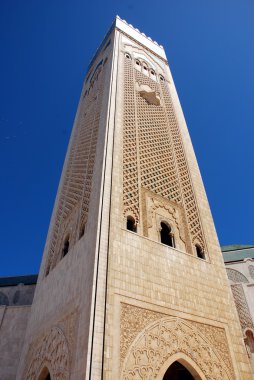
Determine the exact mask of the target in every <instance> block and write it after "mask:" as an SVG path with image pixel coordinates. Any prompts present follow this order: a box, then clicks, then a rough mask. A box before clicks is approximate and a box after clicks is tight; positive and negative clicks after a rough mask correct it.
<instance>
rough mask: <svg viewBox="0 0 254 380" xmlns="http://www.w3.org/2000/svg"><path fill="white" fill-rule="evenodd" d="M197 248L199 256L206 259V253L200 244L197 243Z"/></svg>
mask: <svg viewBox="0 0 254 380" xmlns="http://www.w3.org/2000/svg"><path fill="white" fill-rule="evenodd" d="M195 248H196V254H197V257H199V258H200V259H203V260H204V259H205V254H204V251H203V249H202V248H201V247H200V245H198V244H196V245H195Z"/></svg>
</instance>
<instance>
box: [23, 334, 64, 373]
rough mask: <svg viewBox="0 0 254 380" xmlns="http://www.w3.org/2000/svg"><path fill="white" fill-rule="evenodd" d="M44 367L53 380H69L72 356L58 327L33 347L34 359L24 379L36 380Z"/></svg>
mask: <svg viewBox="0 0 254 380" xmlns="http://www.w3.org/2000/svg"><path fill="white" fill-rule="evenodd" d="M43 367H48V368H49V370H50V373H51V377H52V378H53V379H57V380H68V379H69V376H70V354H69V349H68V344H67V339H66V337H65V335H64V333H63V331H62V330H61V329H60V328H58V327H53V328H52V329H51V330H50V332H49V333H48V334H46V335H44V337H43V338H42V339H40V340H38V341H37V342H36V344H35V345H33V353H32V358H31V361H30V364H29V366H28V368H27V370H26V371H25V376H24V377H23V378H24V379H25V380H36V379H37V378H38V376H39V374H40V372H41V370H42V369H43Z"/></svg>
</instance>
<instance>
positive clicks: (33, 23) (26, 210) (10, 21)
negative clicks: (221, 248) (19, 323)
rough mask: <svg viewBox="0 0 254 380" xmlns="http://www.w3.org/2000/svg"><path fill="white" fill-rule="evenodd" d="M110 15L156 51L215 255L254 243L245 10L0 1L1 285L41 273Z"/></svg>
mask: <svg viewBox="0 0 254 380" xmlns="http://www.w3.org/2000/svg"><path fill="white" fill-rule="evenodd" d="M116 14H119V15H120V17H122V18H124V19H126V20H127V21H128V22H129V23H131V24H133V25H134V26H135V27H137V28H139V29H140V30H141V31H143V32H145V33H146V34H147V35H148V36H151V38H152V39H154V40H156V41H158V43H159V44H162V45H163V46H164V48H165V50H166V54H167V57H168V60H169V64H170V67H171V70H172V74H173V77H174V80H175V84H176V87H177V91H178V94H179V97H180V101H181V103H182V107H183V111H184V114H185V117H186V120H187V124H188V127H189V130H190V134H191V137H192V141H193V144H194V148H195V152H196V155H197V158H198V162H199V165H200V169H201V174H202V177H203V180H204V183H205V187H206V191H207V194H208V199H209V202H210V206H211V209H212V213H213V216H214V220H215V225H216V229H217V233H218V236H219V239H220V243H221V244H222V245H225V244H232V243H235V244H236V243H238V244H253V243H254V236H253V231H254V228H253V227H254V222H253V220H254V218H253V206H254V201H253V187H254V186H253V185H254V170H253V142H254V132H253V120H254V100H253V92H254V70H253V67H254V23H253V15H254V3H253V1H252V0H239V1H236V0H213V1H208V0H202V1H201V0H200V1H198V0H192V1H190V0H170V1H169V0H163V1H157V2H154V1H150V0H147V1H143V0H140V1H135V2H134V1H132V0H130V1H121V2H120V1H113V0H109V1H94V2H87V1H84V0H83V1H79V0H72V1H70V0H69V1H65V0H61V1H57V0H50V1H49V0H44V1H38V0H22V1H21V0H19V1H18V0H16V1H14V0H2V1H1V3H0V29H1V30H0V32H1V45H0V46H1V60H0V84H1V93H0V96H1V99H0V166H1V168H0V169H1V187H0V194H1V199H2V206H1V213H0V215H1V217H0V231H1V248H0V260H1V261H0V263H1V265H0V276H5V275H15V274H28V273H36V272H37V271H38V270H39V265H40V261H41V256H42V252H43V247H44V244H45V239H46V234H47V229H48V225H49V220H50V216H51V212H52V208H53V203H54V198H55V195H56V191H57V186H58V182H59V178H60V174H61V169H62V165H63V160H64V156H65V152H66V149H67V144H68V139H69V136H70V132H71V128H72V123H73V119H74V117H75V112H76V108H77V104H78V100H79V95H80V92H81V88H82V82H83V80H84V76H85V73H86V68H87V65H88V63H89V61H90V59H91V57H92V55H93V53H94V52H95V50H96V48H97V46H98V45H99V43H100V41H101V40H102V38H103V36H104V35H105V33H106V31H107V29H108V28H109V26H110V24H111V23H112V21H113V19H114V17H115V15H116Z"/></svg>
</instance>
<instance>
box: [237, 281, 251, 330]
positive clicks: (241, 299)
mask: <svg viewBox="0 0 254 380" xmlns="http://www.w3.org/2000/svg"><path fill="white" fill-rule="evenodd" d="M231 289H232V293H233V296H234V300H235V304H236V309H237V312H238V315H239V319H240V323H241V326H242V329H243V330H245V329H246V328H251V329H254V325H253V321H252V318H251V315H250V310H249V306H248V304H247V300H246V297H245V294H244V290H243V286H242V285H241V284H239V285H231Z"/></svg>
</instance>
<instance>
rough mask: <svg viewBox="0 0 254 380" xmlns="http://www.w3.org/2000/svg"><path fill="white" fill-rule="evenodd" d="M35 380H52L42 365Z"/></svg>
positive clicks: (45, 367)
mask: <svg viewBox="0 0 254 380" xmlns="http://www.w3.org/2000/svg"><path fill="white" fill-rule="evenodd" d="M37 380H53V379H52V377H51V374H50V370H49V369H48V366H46V365H44V366H43V368H42V370H41V371H40V374H39V377H38V379H37Z"/></svg>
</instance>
